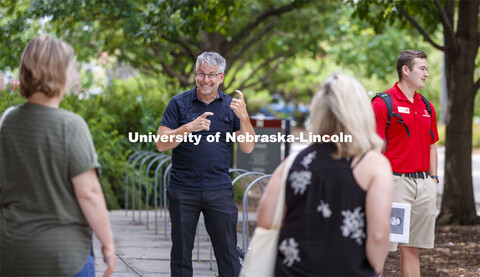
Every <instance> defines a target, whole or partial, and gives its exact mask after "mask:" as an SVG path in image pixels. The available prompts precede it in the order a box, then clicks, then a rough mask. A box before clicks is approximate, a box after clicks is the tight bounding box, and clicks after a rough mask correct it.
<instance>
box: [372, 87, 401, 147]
mask: <svg viewBox="0 0 480 277" xmlns="http://www.w3.org/2000/svg"><path fill="white" fill-rule="evenodd" d="M377 97H378V98H381V99H382V100H383V102H385V106H386V107H387V126H386V127H385V140H386V146H385V152H387V149H388V136H387V130H388V127H389V126H390V121H391V119H392V116H395V117H396V118H397V122H398V123H400V124H402V125H403V127H405V131H406V132H407V137H410V130H409V129H408V126H407V124H405V122H404V121H403V118H402V116H401V115H399V114H398V113H394V112H393V101H392V96H390V94H388V93H387V92H385V91H384V92H380V93H377V94H376V95H375V96H374V97H373V98H372V102H373V100H374V99H375V98H377Z"/></svg>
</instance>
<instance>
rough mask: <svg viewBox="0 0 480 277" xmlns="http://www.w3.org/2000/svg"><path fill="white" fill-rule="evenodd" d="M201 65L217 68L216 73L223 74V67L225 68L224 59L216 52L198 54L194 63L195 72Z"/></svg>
mask: <svg viewBox="0 0 480 277" xmlns="http://www.w3.org/2000/svg"><path fill="white" fill-rule="evenodd" d="M202 63H203V64H206V65H209V66H218V71H219V72H218V73H224V72H225V67H226V66H227V62H226V61H225V59H224V58H223V57H222V56H221V55H220V54H218V53H217V52H203V53H202V54H200V55H199V56H198V57H197V62H196V63H195V70H198V67H199V66H200V64H202Z"/></svg>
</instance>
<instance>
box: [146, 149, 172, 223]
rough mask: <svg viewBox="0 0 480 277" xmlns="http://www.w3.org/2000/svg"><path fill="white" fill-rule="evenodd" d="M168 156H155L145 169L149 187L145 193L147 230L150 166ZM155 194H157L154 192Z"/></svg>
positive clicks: (148, 186)
mask: <svg viewBox="0 0 480 277" xmlns="http://www.w3.org/2000/svg"><path fill="white" fill-rule="evenodd" d="M167 157H168V156H167V155H165V154H158V156H157V157H155V158H154V159H153V160H151V161H150V163H149V164H148V165H147V170H146V171H145V178H146V186H147V189H146V195H145V205H146V208H145V209H146V211H147V223H146V226H147V230H148V229H149V227H148V224H149V220H148V219H149V205H148V202H149V201H148V200H149V199H148V196H149V195H148V191H149V190H150V183H149V179H150V178H149V173H150V168H151V167H152V165H153V164H154V163H155V162H157V161H158V160H161V159H165V158H167ZM154 195H155V194H154Z"/></svg>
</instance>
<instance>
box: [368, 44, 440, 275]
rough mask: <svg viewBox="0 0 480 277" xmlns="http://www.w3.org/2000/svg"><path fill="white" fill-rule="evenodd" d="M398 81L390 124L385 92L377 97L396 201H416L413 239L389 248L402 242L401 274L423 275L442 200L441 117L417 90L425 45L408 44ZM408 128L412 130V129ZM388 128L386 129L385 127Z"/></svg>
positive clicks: (376, 108) (422, 77)
mask: <svg viewBox="0 0 480 277" xmlns="http://www.w3.org/2000/svg"><path fill="white" fill-rule="evenodd" d="M397 73H398V78H399V81H398V82H397V83H396V84H395V85H394V86H393V87H392V88H391V89H389V90H387V91H386V93H388V94H390V96H391V99H392V102H393V112H394V113H396V114H398V115H400V116H401V118H402V120H403V123H404V124H405V125H404V124H402V122H401V120H400V119H399V117H397V116H395V117H393V116H392V118H391V120H390V126H389V127H388V129H387V107H386V104H385V102H384V101H383V100H382V99H381V98H375V99H374V100H373V101H372V105H373V110H374V112H375V118H376V123H377V133H378V135H379V136H380V137H382V138H383V139H384V140H386V142H387V144H388V145H386V149H387V150H386V151H385V153H384V154H385V156H386V157H387V158H388V160H389V161H390V164H391V165H392V170H393V175H394V176H393V181H394V192H393V202H399V203H406V204H410V205H411V214H410V240H409V243H400V244H397V243H390V251H395V250H397V247H400V267H401V273H402V276H420V260H419V257H418V248H433V246H434V240H435V217H436V200H437V184H438V176H437V147H436V146H435V142H437V141H438V132H437V120H436V117H435V109H434V107H433V105H432V104H431V103H430V107H431V113H430V112H429V111H428V108H427V105H426V103H425V102H424V101H423V100H422V96H421V95H420V94H418V93H417V90H418V89H420V88H423V87H425V80H426V79H427V77H428V76H429V74H428V63H427V55H426V54H425V52H423V51H420V50H405V51H403V52H402V53H400V56H399V57H398V60H397ZM407 130H408V132H407ZM385 131H387V133H385Z"/></svg>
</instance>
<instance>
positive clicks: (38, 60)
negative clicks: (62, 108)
mask: <svg viewBox="0 0 480 277" xmlns="http://www.w3.org/2000/svg"><path fill="white" fill-rule="evenodd" d="M74 64H75V53H74V51H73V48H72V47H71V46H70V45H69V44H67V43H65V42H63V41H61V40H59V39H57V38H54V37H51V36H48V35H42V36H38V37H35V38H33V39H32V40H31V41H30V43H28V45H27V47H25V49H24V50H23V53H22V58H21V60H20V70H19V79H20V94H21V95H22V96H23V97H25V98H29V97H30V96H32V95H33V94H34V93H35V92H41V93H44V94H45V95H47V96H49V97H54V96H58V95H60V94H61V93H62V92H64V91H65V90H66V88H67V83H68V82H69V78H68V74H69V69H70V66H73V65H74Z"/></svg>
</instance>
